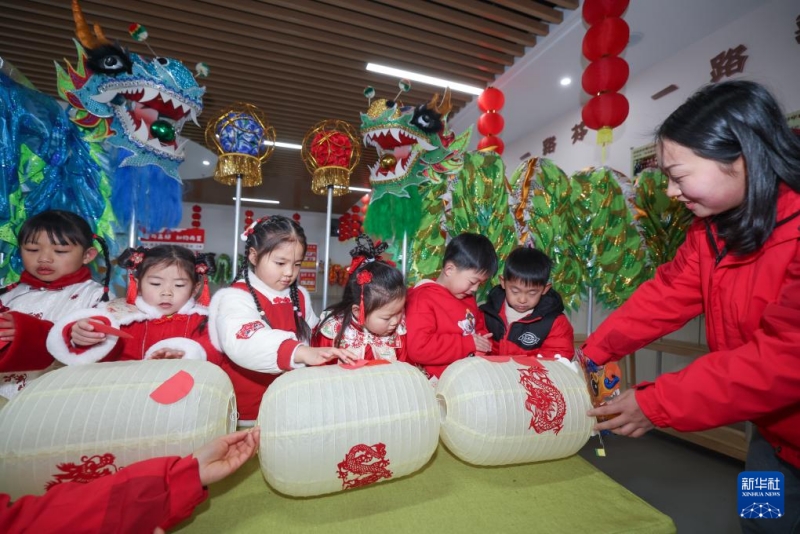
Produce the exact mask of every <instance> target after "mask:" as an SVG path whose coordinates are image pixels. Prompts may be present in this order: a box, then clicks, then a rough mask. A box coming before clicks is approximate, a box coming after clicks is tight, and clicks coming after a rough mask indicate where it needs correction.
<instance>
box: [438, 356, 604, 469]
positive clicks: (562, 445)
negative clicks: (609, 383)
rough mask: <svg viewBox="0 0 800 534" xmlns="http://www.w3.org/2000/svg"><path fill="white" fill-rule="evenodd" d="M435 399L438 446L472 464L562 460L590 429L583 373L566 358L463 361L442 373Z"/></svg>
mask: <svg viewBox="0 0 800 534" xmlns="http://www.w3.org/2000/svg"><path fill="white" fill-rule="evenodd" d="M519 362H523V363H519ZM525 362H527V363H528V364H533V365H525V364H524V363H525ZM436 397H437V400H438V402H439V407H440V409H441V414H442V429H441V437H442V441H443V442H444V444H445V445H446V446H447V448H448V449H450V451H452V452H453V454H455V455H456V456H458V457H459V458H461V459H462V460H464V461H465V462H468V463H471V464H474V465H507V464H518V463H526V462H538V461H542V460H553V459H557V458H564V457H566V456H570V455H572V454H575V453H576V452H578V450H580V448H581V447H582V446H583V445H584V444H585V443H586V442H587V441H588V439H589V436H590V435H591V432H592V426H593V425H594V419H593V418H590V417H588V416H587V415H586V412H587V410H590V409H591V408H592V405H591V401H590V400H589V393H588V390H587V389H586V383H585V382H584V379H583V375H582V373H580V372H579V370H578V369H577V367H573V365H572V364H571V363H569V362H567V360H563V359H561V360H559V361H553V360H542V359H535V358H532V359H527V360H525V359H519V360H518V361H515V360H513V359H510V358H509V359H508V361H506V362H502V363H501V362H493V361H489V360H486V359H484V358H465V359H463V360H459V361H457V362H455V363H453V364H452V365H450V366H449V367H448V368H447V369H446V370H445V371H444V373H442V376H441V378H440V379H439V383H438V385H437V386H436Z"/></svg>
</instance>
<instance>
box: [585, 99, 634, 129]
mask: <svg viewBox="0 0 800 534" xmlns="http://www.w3.org/2000/svg"><path fill="white" fill-rule="evenodd" d="M628 111H629V106H628V99H627V98H625V96H624V95H621V94H619V93H603V94H601V95H597V96H595V97H594V98H592V99H591V100H589V101H588V102H587V103H586V105H585V106H583V111H582V112H581V117H582V118H583V122H584V124H586V126H587V127H589V128H591V129H592V130H601V129H604V128H609V129H611V128H616V127H617V126H619V125H620V124H622V123H623V122H625V119H627V118H628Z"/></svg>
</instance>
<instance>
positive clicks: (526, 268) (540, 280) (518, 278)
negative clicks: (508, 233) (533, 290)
mask: <svg viewBox="0 0 800 534" xmlns="http://www.w3.org/2000/svg"><path fill="white" fill-rule="evenodd" d="M552 268H553V261H552V260H551V259H550V258H549V257H548V256H547V254H545V253H544V252H542V251H541V250H539V249H535V248H531V247H519V248H516V249H514V250H513V251H511V254H509V255H508V258H507V259H506V265H505V267H504V268H503V279H504V280H505V281H506V282H519V283H521V284H522V285H525V286H533V287H540V286H545V285H547V283H548V282H549V281H550V270H551V269H552Z"/></svg>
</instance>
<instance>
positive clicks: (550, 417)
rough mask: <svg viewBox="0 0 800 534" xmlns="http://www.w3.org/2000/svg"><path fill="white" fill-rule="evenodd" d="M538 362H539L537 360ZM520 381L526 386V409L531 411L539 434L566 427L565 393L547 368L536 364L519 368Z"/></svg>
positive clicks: (533, 425) (532, 420) (554, 431)
mask: <svg viewBox="0 0 800 534" xmlns="http://www.w3.org/2000/svg"><path fill="white" fill-rule="evenodd" d="M537 363H538V362H537ZM519 383H520V384H521V385H522V387H523V388H525V392H526V393H527V398H526V399H525V409H526V410H528V411H529V412H531V415H532V417H531V423H530V426H528V428H532V429H533V430H534V431H535V432H536V433H537V434H542V433H543V432H547V431H548V430H552V431H553V433H555V434H558V433H559V432H561V429H562V428H564V416H565V415H566V414H567V403H566V401H565V400H564V395H563V394H562V393H561V391H560V390H559V389H558V388H557V387H556V385H555V384H553V381H552V380H550V377H549V376H548V372H547V368H545V367H544V366H542V365H536V366H531V367H527V368H525V369H520V370H519Z"/></svg>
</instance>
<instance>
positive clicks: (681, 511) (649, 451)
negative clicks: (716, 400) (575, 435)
mask: <svg viewBox="0 0 800 534" xmlns="http://www.w3.org/2000/svg"><path fill="white" fill-rule="evenodd" d="M603 440H604V443H605V448H606V456H605V457H604V458H602V457H598V456H597V455H596V454H595V449H596V448H597V447H598V446H599V441H598V438H592V439H590V440H589V443H587V444H586V446H585V447H584V448H583V449H582V450H581V451H580V455H581V456H582V457H583V458H585V459H586V460H588V461H589V462H591V463H592V464H593V465H595V466H596V467H597V468H598V469H600V470H601V471H603V472H604V473H606V474H607V475H608V476H610V477H611V478H613V479H614V480H615V481H617V482H618V483H620V484H622V485H623V486H625V487H626V488H627V489H629V490H630V491H631V492H633V493H635V494H636V495H638V496H639V497H641V498H642V499H644V500H645V501H647V502H648V503H650V505H652V506H653V507H655V508H657V509H658V510H660V511H661V512H663V513H664V514H666V515H668V516H670V517H671V518H672V521H673V522H674V523H675V525H676V527H677V529H678V533H679V534H695V533H702V534H728V533H731V534H736V533H739V532H740V529H739V522H738V516H737V513H736V496H737V476H738V475H739V473H740V472H741V471H744V462H741V461H739V460H734V459H733V458H729V457H727V456H723V455H721V454H717V453H715V452H711V451H708V450H707V449H704V448H702V447H698V446H695V445H693V444H690V443H687V442H685V441H682V440H680V439H677V438H673V437H671V436H667V435H665V434H661V433H659V432H658V431H653V432H650V433H648V434H646V435H645V436H643V437H641V438H638V439H632V438H625V437H621V436H615V435H611V436H607V437H604V438H603Z"/></svg>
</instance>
